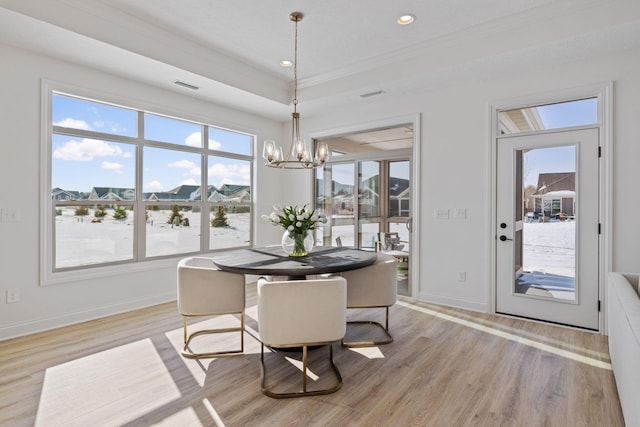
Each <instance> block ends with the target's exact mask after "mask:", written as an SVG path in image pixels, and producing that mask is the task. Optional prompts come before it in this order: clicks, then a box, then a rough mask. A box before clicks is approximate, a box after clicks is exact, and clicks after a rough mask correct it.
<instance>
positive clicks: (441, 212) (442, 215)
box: [434, 209, 449, 219]
mask: <svg viewBox="0 0 640 427" xmlns="http://www.w3.org/2000/svg"><path fill="white" fill-rule="evenodd" d="M434 214H435V216H436V219H449V209H436V210H435V212H434Z"/></svg>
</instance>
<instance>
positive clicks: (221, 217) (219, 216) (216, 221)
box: [211, 206, 229, 227]
mask: <svg viewBox="0 0 640 427" xmlns="http://www.w3.org/2000/svg"><path fill="white" fill-rule="evenodd" d="M211 226H212V227H228V226H229V220H228V219H227V212H226V211H225V209H224V206H218V207H217V208H216V216H215V217H214V218H213V219H212V220H211Z"/></svg>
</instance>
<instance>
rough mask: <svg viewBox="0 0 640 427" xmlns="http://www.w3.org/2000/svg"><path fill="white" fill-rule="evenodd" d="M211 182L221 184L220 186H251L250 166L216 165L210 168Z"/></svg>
mask: <svg viewBox="0 0 640 427" xmlns="http://www.w3.org/2000/svg"><path fill="white" fill-rule="evenodd" d="M216 178H217V180H216ZM209 181H213V182H219V184H218V185H222V184H241V185H249V184H250V182H251V168H250V167H249V166H248V165H239V164H233V165H225V164H222V163H216V164H215V165H212V166H211V167H210V168H209Z"/></svg>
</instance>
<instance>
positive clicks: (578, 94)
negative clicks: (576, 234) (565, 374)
mask: <svg viewBox="0 0 640 427" xmlns="http://www.w3.org/2000/svg"><path fill="white" fill-rule="evenodd" d="M612 96H613V82H608V83H602V84H594V85H589V86H581V87H576V88H568V89H564V90H554V91H553V92H546V93H541V94H533V95H528V96H523V97H518V98H511V99H503V100H496V101H493V102H491V103H490V104H489V114H490V118H489V120H490V121H489V133H490V135H489V138H490V156H489V162H490V165H489V169H490V171H491V173H490V174H489V180H490V182H489V188H490V192H491V201H490V211H491V212H490V215H489V224H488V227H487V230H488V231H487V242H488V248H487V249H488V250H489V254H490V256H489V263H490V265H489V269H488V272H489V277H488V281H487V295H489V310H488V311H489V312H490V313H493V314H496V299H497V252H496V251H497V236H498V229H497V221H498V217H497V215H498V212H497V199H498V197H497V176H498V164H497V159H498V157H497V155H498V112H499V111H501V110H507V109H515V108H523V107H530V106H535V105H544V104H551V103H558V102H566V101H573V100H576V99H582V98H592V97H596V98H598V123H597V124H596V125H595V126H594V125H590V126H578V127H573V128H563V129H554V131H559V130H573V129H582V128H585V127H591V128H593V127H597V128H599V130H600V147H601V150H602V158H601V160H600V176H599V182H598V184H599V185H598V198H599V200H600V206H599V207H598V209H599V212H598V214H599V217H600V224H601V238H600V241H599V243H598V251H599V253H600V257H599V261H598V262H599V266H598V267H599V269H598V270H599V275H598V276H599V277H598V283H599V300H600V301H601V304H600V307H601V309H600V313H599V321H598V332H599V333H601V334H607V324H606V312H605V310H606V298H607V289H606V286H605V278H606V275H607V273H608V272H610V271H611V265H612V261H611V251H612V244H611V235H612V224H611V220H610V219H611V207H612V170H613V169H612V162H613V152H612V151H613V150H612V106H613V102H612ZM535 133H541V132H535ZM528 134H532V132H523V133H520V134H519V135H528Z"/></svg>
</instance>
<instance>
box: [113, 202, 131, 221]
mask: <svg viewBox="0 0 640 427" xmlns="http://www.w3.org/2000/svg"><path fill="white" fill-rule="evenodd" d="M128 216H129V212H127V208H125V207H124V206H118V205H113V219H126V218H127V217H128Z"/></svg>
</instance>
